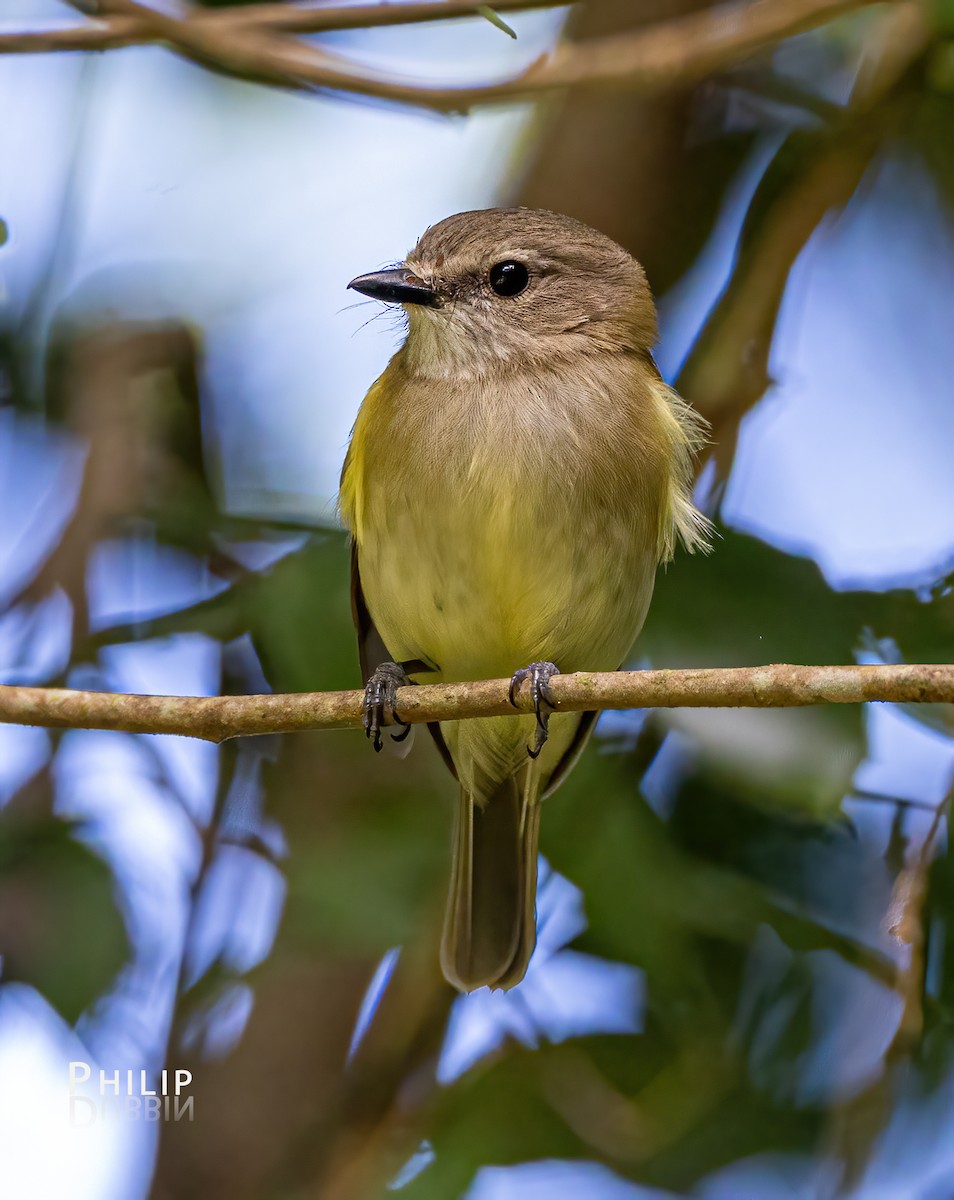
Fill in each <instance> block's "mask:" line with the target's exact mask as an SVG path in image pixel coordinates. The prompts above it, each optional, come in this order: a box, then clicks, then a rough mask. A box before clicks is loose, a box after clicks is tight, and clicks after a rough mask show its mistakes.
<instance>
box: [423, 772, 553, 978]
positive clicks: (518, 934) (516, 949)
mask: <svg viewBox="0 0 954 1200" xmlns="http://www.w3.org/2000/svg"><path fill="white" fill-rule="evenodd" d="M529 768H530V764H529V763H528V765H527V767H525V768H522V769H521V770H520V771H518V772H517V773H516V774H515V775H511V776H510V777H509V778H508V779H505V780H504V781H503V783H501V784H500V785H499V786H498V787H497V789H496V790H495V791H494V792H492V793H491V794H490V796H489V798H488V799H487V800H486V801H477V800H475V799H474V797H473V795H472V793H470V792H468V791H466V790H465V789H463V788H462V789H461V793H460V804H459V807H458V811H457V829H456V834H455V846H454V861H453V866H452V869H451V886H450V895H449V897H448V901H447V914H446V917H445V919H444V936H443V941H442V944H441V966H442V967H443V970H444V974H445V975H446V976H447V978H448V980H449V981H450V982H451V983H453V984H454V986H455V987H457V988H459V989H460V990H461V991H462V992H470V991H473V990H474V989H475V988H479V987H483V986H484V985H487V986H488V987H494V988H511V987H513V986H514V985H515V984H518V983H519V982H520V980H521V979H523V977H524V975H525V974H526V971H527V964H528V963H529V961H530V956H531V954H532V953H533V948H534V946H535V944H536V936H537V934H536V891H537V842H538V838H539V831H540V805H539V802H538V797H537V795H536V789H535V788H533V787H532V786H531V787H528V786H527V783H528V773H529Z"/></svg>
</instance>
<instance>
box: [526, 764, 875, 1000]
mask: <svg viewBox="0 0 954 1200" xmlns="http://www.w3.org/2000/svg"><path fill="white" fill-rule="evenodd" d="M628 766H629V764H628V760H627V759H626V757H625V756H612V757H610V756H602V757H597V756H596V755H593V754H591V755H589V756H588V757H585V758H584V759H583V760H582V761H581V763H580V766H579V768H578V769H577V771H576V772H575V773H574V775H573V776H571V778H570V781H569V782H568V783H567V784H566V786H565V787H564V788H563V789H562V790H561V791H560V792H558V793H557V794H556V795H555V796H553V797H551V798H550V799H549V800H548V801H547V811H546V814H545V819H544V820H543V822H542V848H543V852H544V853H545V854H546V855H547V857H548V859H549V860H550V861H551V863H552V864H553V866H554V867H556V869H557V870H559V871H561V872H562V873H563V874H565V875H566V876H567V877H568V878H569V879H570V880H572V881H573V882H574V883H575V884H577V886H578V887H580V888H581V889H582V891H583V895H584V898H585V906H586V914H587V918H588V921H589V927H588V928H587V930H586V931H585V932H584V933H583V934H582V935H581V937H579V938H578V939H577V941H576V942H575V943H574V944H575V945H576V946H577V947H578V948H580V949H582V950H586V951H588V952H590V953H593V954H597V955H600V956H602V957H605V958H610V959H615V960H620V961H624V962H631V963H634V964H635V965H636V966H640V967H642V968H643V969H644V970H646V972H647V974H648V976H649V978H650V980H651V982H652V984H653V987H654V990H655V997H654V1003H655V1005H656V1006H657V1009H658V1010H659V1011H662V1012H665V1013H666V1019H669V1017H670V1016H676V1015H678V1011H679V1010H678V1009H673V1010H668V1008H667V1006H668V1003H669V1002H670V1001H673V1002H675V1000H676V998H677V997H678V998H679V1005H680V1007H681V1008H682V1009H683V1011H684V1012H685V1013H688V1012H689V1011H691V1009H689V1008H687V1007H686V1006H688V1005H689V998H690V997H693V996H696V997H704V996H706V995H708V994H710V993H711V991H712V986H713V980H712V977H711V975H710V971H709V966H708V963H707V959H706V956H705V950H704V943H705V941H706V940H708V939H716V940H717V941H719V942H721V943H723V944H726V945H729V946H737V947H739V948H740V949H742V950H744V949H745V948H746V947H747V946H749V945H750V944H751V941H752V939H753V938H754V936H755V933H756V931H757V929H758V928H759V927H760V926H761V925H767V926H769V927H770V928H772V929H774V930H775V932H776V933H777V934H778V936H779V938H781V940H782V941H783V942H784V943H785V944H786V945H788V946H789V947H791V948H792V949H793V950H799V951H807V950H819V949H829V950H833V951H835V952H836V953H837V954H839V955H840V956H842V957H843V958H845V960H846V961H848V962H851V963H853V964H855V965H858V966H861V967H863V968H864V969H865V970H867V971H870V972H871V973H872V974H873V975H874V977H875V978H878V979H881V980H883V981H887V982H891V981H893V979H894V968H893V965H892V964H891V963H890V962H889V961H887V960H886V959H885V958H884V957H883V956H881V955H880V954H878V953H877V952H875V951H873V950H871V949H870V948H869V947H867V946H865V945H863V944H862V943H860V942H858V941H857V940H855V939H853V938H850V937H846V936H844V935H843V934H842V933H840V932H837V931H836V927H834V926H833V927H826V926H825V925H824V924H822V923H821V921H819V920H813V919H812V918H811V916H810V915H809V914H808V912H807V910H806V909H805V908H804V906H800V905H798V904H797V903H795V902H793V901H787V900H786V899H785V898H784V896H782V895H781V894H780V892H779V890H778V889H777V888H776V887H775V886H774V885H773V886H772V887H771V889H769V888H768V887H766V886H764V885H763V884H762V883H761V882H760V881H759V880H758V879H756V878H753V877H750V876H747V875H746V874H743V873H742V872H740V871H738V870H735V869H732V868H727V867H723V866H721V865H719V864H718V863H717V862H712V861H709V860H708V858H703V857H701V856H700V855H697V854H693V853H688V852H687V851H686V850H685V849H683V848H682V847H681V846H680V845H679V844H678V842H676V841H675V839H674V837H673V833H672V831H671V830H670V829H669V827H668V826H667V825H666V823H664V822H663V821H662V820H661V819H660V818H659V817H658V816H657V815H656V814H655V813H654V812H653V811H652V810H651V809H650V808H649V807H648V805H647V804H646V802H645V800H644V799H643V798H642V796H641V795H639V794H638V793H637V791H636V787H637V781H636V780H635V779H632V778H631V777H630V778H629V779H628V778H627V769H628ZM594 797H597V798H598V801H597V800H594ZM596 803H598V814H596V815H594V805H595V804H596ZM840 927H841V925H840V923H839V925H838V926H837V928H840ZM722 953H724V951H722ZM693 1019H695V1018H693Z"/></svg>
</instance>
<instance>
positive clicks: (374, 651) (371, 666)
mask: <svg viewBox="0 0 954 1200" xmlns="http://www.w3.org/2000/svg"><path fill="white" fill-rule="evenodd" d="M351 616H352V618H353V619H354V627H355V629H356V630H357V631H358V661H359V662H360V663H361V682H362V683H365V684H366V683H367V682H368V680H369V679H370V678H371V676H372V674H373V673H374V670H375V668H376V667H379V666H380V665H381V663H384V662H393V661H394V658H393V656H392V655H391V654H390V653H389V652H388V648H387V646H385V644H384V642H383V640H382V639H381V635H380V633H378V631H377V629H375V627H374V622H373V621H372V620H371V614H370V613H369V612H368V606H367V604H366V603H365V601H364V592H363V591H362V590H361V572H360V570H359V569H358V543H357V542H356V541H355V539H354V538H352V539H351Z"/></svg>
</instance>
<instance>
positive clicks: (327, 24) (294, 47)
mask: <svg viewBox="0 0 954 1200" xmlns="http://www.w3.org/2000/svg"><path fill="white" fill-rule="evenodd" d="M872 2H873V0H751V2H750V3H734V4H726V5H721V6H719V7H716V8H713V9H706V10H704V11H702V12H698V13H693V14H691V15H689V16H685V17H680V18H678V19H676V20H672V21H667V22H663V23H662V24H659V25H656V26H653V27H651V28H649V29H644V30H635V31H632V32H625V33H619V34H615V35H613V36H611V37H606V38H593V39H589V40H587V41H586V42H584V43H579V44H573V43H568V44H565V45H562V46H559V47H557V49H556V50H555V51H554V52H553V53H552V54H550V55H547V56H546V57H544V58H541V59H540V60H538V61H537V62H535V63H534V64H533V65H532V66H530V67H529V68H528V69H527V70H525V71H523V72H522V73H521V74H519V75H516V76H513V77H511V78H509V79H505V80H502V81H500V82H497V83H490V84H480V85H473V86H461V87H428V86H424V85H420V84H416V83H414V82H411V81H403V80H401V79H400V78H398V77H390V76H385V75H380V74H377V73H375V72H372V71H369V70H367V69H366V68H364V67H362V66H360V65H359V64H357V63H354V62H352V61H351V60H349V59H347V58H344V57H342V56H340V55H336V54H333V53H331V52H329V51H327V50H326V49H324V48H320V47H317V46H314V45H311V44H309V43H308V42H304V41H300V40H298V39H296V38H294V37H291V36H287V35H288V34H289V33H290V32H295V33H316V32H322V31H324V32H327V31H329V30H332V29H356V28H369V27H372V26H375V25H385V24H388V25H389V24H395V23H397V22H399V21H400V22H401V23H410V22H416V21H431V20H437V19H439V18H440V17H449V16H463V15H467V14H470V13H474V12H476V10H477V9H478V8H479V7H480V6H479V5H477V4H472V5H471V4H467V5H465V4H456V3H446V4H442V5H437V4H410V5H401V6H397V5H391V4H375V5H366V6H356V7H351V8H327V9H324V10H322V9H315V10H310V9H289V10H287V11H286V10H285V9H284V6H282V5H275V4H269V5H262V6H259V8H258V10H257V11H256V9H255V8H253V7H248V8H242V9H220V10H218V11H217V12H203V11H197V10H195V9H191V10H188V11H187V13H186V15H185V16H182V17H179V16H171V15H169V14H167V13H165V12H160V11H158V10H156V9H153V8H149V7H146V6H144V5H141V4H139V3H137V2H136V0H112V4H111V5H110V6H109V11H108V12H107V14H106V15H105V16H104V17H103V19H102V20H101V21H100V22H99V23H98V24H97V25H90V26H84V27H80V28H79V29H77V28H69V29H59V30H57V29H49V30H45V31H42V32H36V33H6V34H0V53H4V52H6V53H27V52H37V51H52V50H59V49H64V50H77V49H84V50H92V49H110V48H114V47H116V46H122V45H130V44H132V43H134V42H157V41H162V42H165V43H167V44H168V45H170V46H171V47H172V48H173V49H174V50H176V51H178V52H179V53H181V54H183V55H185V56H186V57H188V58H191V59H193V60H194V61H197V62H199V63H201V64H203V65H205V66H207V67H210V68H212V69H214V70H217V71H221V72H224V73H225V74H227V75H231V76H234V77H236V78H239V79H246V80H251V81H255V82H259V83H266V84H272V85H275V86H280V87H289V88H295V89H299V90H302V89H304V90H308V89H313V88H329V89H334V90H340V91H347V92H357V93H360V94H362V95H367V96H374V97H377V98H379V99H383V100H393V101H398V102H401V103H406V104H412V105H418V106H423V107H427V108H431V109H435V110H438V111H447V112H461V111H466V110H468V109H470V108H472V107H474V106H475V105H479V104H487V103H499V102H502V101H513V100H519V99H525V98H528V97H531V96H534V95H538V94H540V93H543V92H548V91H553V90H554V89H562V88H567V87H575V86H584V85H587V86H594V85H596V86H603V87H622V88H627V89H631V90H639V91H645V92H659V91H662V90H664V89H668V88H675V87H683V86H686V85H689V84H692V83H695V82H697V81H698V80H700V79H704V78H705V77H706V76H708V75H710V74H712V73H713V72H715V71H719V70H723V69H725V68H727V67H729V66H732V65H734V64H735V63H737V62H739V61H741V60H744V59H747V58H749V57H750V56H751V55H753V54H755V53H757V52H758V51H760V50H764V49H766V48H767V47H769V46H772V45H774V44H775V43H776V42H779V41H781V40H782V39H784V38H787V37H791V36H793V35H794V34H798V33H804V32H805V31H807V30H809V29H813V28H815V27H816V26H818V25H823V24H825V23H826V22H828V21H831V20H833V19H834V18H835V17H838V16H841V15H842V14H843V13H845V12H849V11H851V10H852V9H856V8H860V7H862V6H864V5H866V4H869V3H872ZM496 7H497V8H498V9H500V10H501V11H512V10H516V9H520V8H524V9H526V8H543V7H555V5H553V4H547V3H544V2H543V0H535V2H534V0H531V2H530V3H527V2H526V0H523V2H522V3H510V2H507V0H504V2H503V3H500V4H498V5H497V6H496ZM396 9H397V10H399V11H400V16H398V15H397V12H396V11H395V10H396ZM405 10H406V11H405Z"/></svg>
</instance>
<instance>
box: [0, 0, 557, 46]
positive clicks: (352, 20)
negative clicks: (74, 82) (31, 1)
mask: <svg viewBox="0 0 954 1200" xmlns="http://www.w3.org/2000/svg"><path fill="white" fill-rule="evenodd" d="M566 2H567V0H498V2H497V3H495V4H494V6H493V7H494V8H495V9H497V11H498V12H520V11H526V10H528V9H540V8H557V7H558V6H560V5H561V3H566ZM570 2H572V0H570ZM143 7H144V6H143ZM480 7H481V5H480V4H479V3H478V2H477V0H424V2H423V3H417V4H394V3H393V2H390V0H389V2H388V3H385V4H342V5H333V6H329V5H325V6H323V7H319V8H315V7H313V6H312V5H308V4H301V5H299V4H247V5H241V6H235V7H232V6H228V7H225V8H216V9H208V10H206V9H198V10H195V11H193V12H192V13H190V15H189V17H188V19H187V23H188V24H189V25H193V26H198V27H202V26H210V27H212V28H218V29H225V28H229V27H234V28H235V29H241V30H243V31H246V32H249V33H250V32H253V31H259V32H261V33H266V34H276V33H288V34H292V33H294V34H307V33H333V32H337V31H339V30H345V29H372V28H380V27H383V26H389V25H421V24H424V23H426V22H431V21H448V20H454V19H457V18H461V17H473V16H476V15H477V10H478V9H479V8H480ZM110 8H111V9H112V10H113V11H110V12H107V13H103V14H102V15H101V16H98V17H97V18H96V19H95V20H91V21H88V22H87V23H86V24H84V25H66V26H64V25H48V26H46V27H45V28H41V29H34V30H27V31H23V32H22V33H21V32H14V33H0V54H42V53H45V52H47V51H55V50H113V49H115V48H116V47H118V46H131V45H136V44H145V43H149V42H155V41H158V40H161V38H160V35H159V34H157V32H156V30H155V28H154V26H153V23H152V21H151V20H150V13H149V12H148V11H139V6H136V8H135V9H134V8H133V7H132V6H127V5H121V4H116V3H114V4H112V5H111V6H110ZM120 10H125V11H120Z"/></svg>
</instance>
